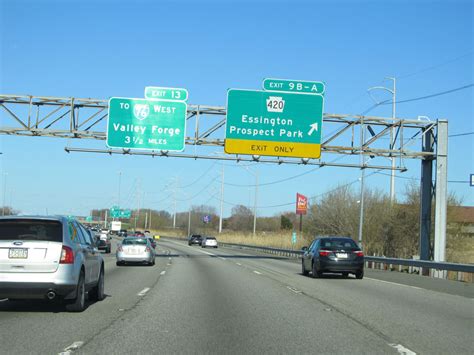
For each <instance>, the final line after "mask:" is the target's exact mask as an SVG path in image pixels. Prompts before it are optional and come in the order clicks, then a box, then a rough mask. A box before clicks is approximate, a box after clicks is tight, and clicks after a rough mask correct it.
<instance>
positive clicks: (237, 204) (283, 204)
mask: <svg viewBox="0 0 474 355" xmlns="http://www.w3.org/2000/svg"><path fill="white" fill-rule="evenodd" d="M378 171H380V170H377V171H374V172H372V173H370V174H368V175H366V176H365V177H366V178H368V177H370V176H372V175H374V174H376V173H377V172H378ZM358 181H359V178H357V179H356V180H353V181H351V182H349V183H347V184H344V185H339V186H337V187H335V188H334V189H331V190H328V191H325V192H323V193H320V194H319V195H314V196H310V197H308V199H315V198H318V197H321V196H324V195H326V194H328V193H331V192H333V191H336V190H338V189H340V188H343V187H349V186H351V185H353V184H355V183H356V182H358ZM218 201H220V199H218ZM223 202H224V203H225V204H226V205H230V206H239V205H242V204H241V203H232V202H228V201H225V200H224V201H223ZM294 204H295V201H292V202H287V203H281V204H278V205H271V206H257V209H262V208H275V207H284V206H290V205H294Z"/></svg>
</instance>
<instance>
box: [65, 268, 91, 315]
mask: <svg viewBox="0 0 474 355" xmlns="http://www.w3.org/2000/svg"><path fill="white" fill-rule="evenodd" d="M85 306H86V285H85V282H84V273H83V272H81V275H80V276H79V282H78V283H77V291H76V298H75V299H74V300H73V301H72V302H71V303H69V304H67V305H66V309H67V310H68V311H69V312H82V311H83V310H84V308H85Z"/></svg>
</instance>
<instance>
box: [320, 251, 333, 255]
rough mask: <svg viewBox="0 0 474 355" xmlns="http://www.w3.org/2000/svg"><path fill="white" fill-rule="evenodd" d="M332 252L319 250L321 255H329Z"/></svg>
mask: <svg viewBox="0 0 474 355" xmlns="http://www.w3.org/2000/svg"><path fill="white" fill-rule="evenodd" d="M329 254H331V252H330V251H329V250H320V251H319V256H329Z"/></svg>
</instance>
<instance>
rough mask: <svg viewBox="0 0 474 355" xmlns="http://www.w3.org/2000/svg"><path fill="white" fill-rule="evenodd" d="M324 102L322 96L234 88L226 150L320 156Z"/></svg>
mask: <svg viewBox="0 0 474 355" xmlns="http://www.w3.org/2000/svg"><path fill="white" fill-rule="evenodd" d="M323 104H324V98H323V96H322V95H309V94H296V93H287V92H270V91H255V90H237V89H231V90H229V91H228V93H227V125H226V139H225V145H224V150H225V152H226V153H228V154H251V155H271V156H280V157H281V156H285V157H296V158H319V157H320V155H321V130H322V122H323Z"/></svg>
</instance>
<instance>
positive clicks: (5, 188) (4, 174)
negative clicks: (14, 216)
mask: <svg viewBox="0 0 474 355" xmlns="http://www.w3.org/2000/svg"><path fill="white" fill-rule="evenodd" d="M7 175H8V174H7V173H3V208H2V216H5V203H6V201H5V196H6V193H7Z"/></svg>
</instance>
